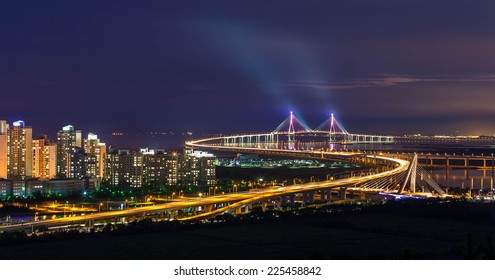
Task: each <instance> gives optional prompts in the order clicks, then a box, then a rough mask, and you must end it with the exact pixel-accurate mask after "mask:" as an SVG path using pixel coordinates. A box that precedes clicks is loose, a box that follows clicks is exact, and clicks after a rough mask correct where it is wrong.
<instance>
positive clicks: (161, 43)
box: [0, 0, 495, 135]
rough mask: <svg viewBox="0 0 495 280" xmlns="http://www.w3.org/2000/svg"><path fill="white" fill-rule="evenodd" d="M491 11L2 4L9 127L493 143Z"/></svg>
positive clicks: (434, 4) (466, 5)
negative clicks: (300, 129) (290, 127)
mask: <svg viewBox="0 0 495 280" xmlns="http://www.w3.org/2000/svg"><path fill="white" fill-rule="evenodd" d="M494 15H495V1H473V0H469V1H420V0H414V1H397V0H387V1H384V0H374V1H370V0H365V1H350V0H345V1H330V0H324V1H287V0H277V1H270V0H262V1H232V0H228V1H66V0H64V1H2V3H1V4H0V38H1V39H0V92H1V97H2V99H1V103H0V104H1V110H0V119H7V120H8V121H9V122H12V121H14V120H17V119H23V120H24V121H26V123H27V124H28V125H30V126H33V128H34V132H35V133H34V134H35V135H37V134H41V133H47V134H53V133H55V132H56V131H57V130H59V129H60V128H61V127H62V126H63V125H66V124H69V123H71V124H73V125H74V126H75V127H76V128H79V129H83V131H84V134H86V133H87V132H90V131H92V132H95V133H99V134H103V135H106V134H110V133H111V132H112V131H116V130H129V131H154V130H157V131H194V132H208V133H210V132H211V133H218V132H220V133H232V132H258V131H271V130H273V129H274V128H275V127H277V125H278V124H279V123H280V122H281V121H282V120H283V119H284V118H285V117H286V116H287V115H288V113H289V111H291V110H293V111H294V112H295V114H296V115H298V116H300V117H301V118H302V119H303V120H304V121H305V122H306V123H307V124H308V125H309V126H311V127H316V126H318V125H319V124H320V123H321V122H323V121H324V120H325V119H326V118H327V117H328V116H329V114H330V113H331V112H333V113H335V114H336V116H337V118H338V119H339V120H340V122H341V123H342V124H343V125H344V126H345V127H346V128H347V130H348V131H350V132H356V133H359V132H361V133H365V132H367V133H387V134H403V133H423V134H429V133H439V134H440V133H442V134H485V135H492V134H495V124H494V120H495V16H494Z"/></svg>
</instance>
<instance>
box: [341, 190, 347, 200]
mask: <svg viewBox="0 0 495 280" xmlns="http://www.w3.org/2000/svg"><path fill="white" fill-rule="evenodd" d="M346 191H347V188H346V187H341V188H340V193H339V196H340V199H343V200H346V199H347V194H346Z"/></svg>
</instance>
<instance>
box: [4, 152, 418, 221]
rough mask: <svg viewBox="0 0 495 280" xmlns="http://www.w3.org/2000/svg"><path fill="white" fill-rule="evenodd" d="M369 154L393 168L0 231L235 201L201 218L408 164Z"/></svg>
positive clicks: (357, 181)
mask: <svg viewBox="0 0 495 280" xmlns="http://www.w3.org/2000/svg"><path fill="white" fill-rule="evenodd" d="M318 153H319V152H318ZM339 154H341V153H339ZM346 154H349V155H352V153H346ZM369 157H373V158H375V157H376V158H381V159H383V160H388V161H392V162H395V163H397V164H398V165H397V167H396V168H394V169H392V170H389V171H385V172H381V173H377V174H372V175H367V176H362V177H350V178H344V179H338V180H333V181H324V182H312V183H306V184H300V185H292V186H287V187H279V188H270V189H260V190H254V191H250V192H240V193H231V194H224V195H217V196H209V197H198V198H197V199H184V200H181V201H174V202H168V203H163V204H157V205H153V206H145V207H139V208H132V209H131V208H129V209H124V210H118V211H109V212H101V213H93V214H88V215H84V216H75V217H65V218H56V219H51V220H42V221H34V222H28V223H22V224H13V225H7V226H1V227H0V231H7V230H20V229H26V228H32V227H41V226H46V227H50V226H58V225H67V224H77V223H85V222H87V221H91V220H104V219H111V218H119V217H129V216H140V215H141V216H142V215H145V214H146V213H158V212H166V211H175V210H180V209H185V208H189V207H198V206H204V205H213V204H223V203H231V202H235V203H233V204H230V205H228V206H226V207H223V208H221V209H216V210H213V211H210V212H208V213H202V214H200V215H196V216H194V217H191V218H202V217H206V216H212V215H216V214H220V213H223V212H225V211H231V210H234V209H236V208H239V207H242V206H243V205H247V204H251V203H254V202H257V201H260V200H263V199H269V198H275V197H280V196H282V195H289V194H295V193H300V192H302V191H312V190H318V189H326V188H337V187H341V186H350V185H355V184H361V183H365V182H367V181H371V180H374V179H378V178H382V177H386V176H391V175H394V174H397V173H400V172H403V171H405V170H406V169H407V167H408V165H409V162H408V161H406V160H402V159H396V158H392V157H385V156H376V155H372V156H369Z"/></svg>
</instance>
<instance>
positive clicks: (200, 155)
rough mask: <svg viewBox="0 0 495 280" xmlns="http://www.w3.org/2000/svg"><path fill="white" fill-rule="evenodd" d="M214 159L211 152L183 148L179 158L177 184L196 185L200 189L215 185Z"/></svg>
mask: <svg viewBox="0 0 495 280" xmlns="http://www.w3.org/2000/svg"><path fill="white" fill-rule="evenodd" d="M215 161H216V157H215V156H214V155H212V154H209V153H206V152H202V151H193V150H190V149H186V150H184V154H183V155H182V156H181V157H180V160H179V174H178V175H179V176H178V177H179V184H180V185H183V186H187V185H191V186H198V187H199V188H201V189H205V188H207V187H212V186H215V184H216V175H215Z"/></svg>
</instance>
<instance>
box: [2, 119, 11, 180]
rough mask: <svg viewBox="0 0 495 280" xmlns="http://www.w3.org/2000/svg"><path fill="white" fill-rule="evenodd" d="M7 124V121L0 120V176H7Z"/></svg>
mask: <svg viewBox="0 0 495 280" xmlns="http://www.w3.org/2000/svg"><path fill="white" fill-rule="evenodd" d="M8 129H9V125H8V124H7V121H5V120H0V178H4V179H5V178H7V165H8V157H7V155H8V153H7V150H8V148H7V131H8Z"/></svg>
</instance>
